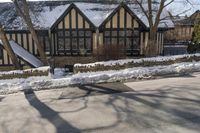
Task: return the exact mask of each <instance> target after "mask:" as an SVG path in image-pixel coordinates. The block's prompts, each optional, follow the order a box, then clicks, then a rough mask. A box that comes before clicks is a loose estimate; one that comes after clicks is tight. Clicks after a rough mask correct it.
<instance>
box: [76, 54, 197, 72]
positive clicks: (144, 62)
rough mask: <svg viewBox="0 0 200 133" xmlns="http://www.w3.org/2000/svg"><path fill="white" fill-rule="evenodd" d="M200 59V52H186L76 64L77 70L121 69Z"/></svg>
mask: <svg viewBox="0 0 200 133" xmlns="http://www.w3.org/2000/svg"><path fill="white" fill-rule="evenodd" d="M191 61H200V54H185V55H175V56H158V57H151V58H140V59H123V60H114V61H102V62H96V63H89V64H75V65H74V71H75V72H88V71H103V70H119V69H125V68H132V67H140V66H141V67H145V66H156V65H171V64H174V63H181V62H191Z"/></svg>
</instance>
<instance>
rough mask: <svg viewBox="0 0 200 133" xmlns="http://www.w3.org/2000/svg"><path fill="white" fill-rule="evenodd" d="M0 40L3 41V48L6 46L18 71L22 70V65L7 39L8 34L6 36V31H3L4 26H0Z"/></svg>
mask: <svg viewBox="0 0 200 133" xmlns="http://www.w3.org/2000/svg"><path fill="white" fill-rule="evenodd" d="M0 39H1V40H2V43H3V46H4V48H5V50H6V51H7V53H8V55H9V57H10V58H11V60H12V62H13V64H14V66H15V68H16V69H21V66H20V64H19V62H18V59H17V57H16V55H15V53H14V52H13V50H12V48H11V46H10V43H9V41H8V39H7V37H6V34H5V32H4V30H3V27H2V25H0Z"/></svg>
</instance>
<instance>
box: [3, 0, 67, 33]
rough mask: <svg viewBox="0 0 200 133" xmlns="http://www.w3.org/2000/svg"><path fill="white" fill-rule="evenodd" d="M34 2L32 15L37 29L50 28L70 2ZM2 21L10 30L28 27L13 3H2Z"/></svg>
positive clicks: (31, 8)
mask: <svg viewBox="0 0 200 133" xmlns="http://www.w3.org/2000/svg"><path fill="white" fill-rule="evenodd" d="M32 3H33V2H32ZM32 3H31V4H29V5H30V16H31V19H32V22H33V24H34V27H35V28H36V29H48V28H50V27H51V26H52V25H53V24H54V22H55V21H56V20H57V19H58V18H59V17H60V16H61V15H62V14H63V13H64V11H65V10H66V9H67V8H68V7H69V4H64V5H48V4H44V2H37V3H34V4H32ZM0 21H1V23H2V25H4V26H5V28H6V29H9V30H24V29H26V25H25V24H24V22H23V20H22V18H21V17H20V16H19V15H17V13H16V11H15V8H14V5H13V3H1V4H0Z"/></svg>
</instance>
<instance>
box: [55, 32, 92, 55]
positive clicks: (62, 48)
mask: <svg viewBox="0 0 200 133" xmlns="http://www.w3.org/2000/svg"><path fill="white" fill-rule="evenodd" d="M57 33H58V53H60V54H63V53H64V54H74V55H77V54H79V53H80V51H81V50H83V49H86V50H87V51H90V52H91V51H92V31H90V30H85V29H84V30H65V31H63V30H62V31H57ZM63 33H65V34H63Z"/></svg>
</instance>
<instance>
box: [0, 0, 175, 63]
mask: <svg viewBox="0 0 200 133" xmlns="http://www.w3.org/2000/svg"><path fill="white" fill-rule="evenodd" d="M30 11H31V19H32V21H33V24H34V26H35V29H36V31H37V33H38V35H39V37H40V41H41V42H42V44H43V45H44V51H45V53H46V55H47V56H48V57H51V58H54V59H55V62H56V64H57V65H59V66H62V65H64V64H74V63H88V62H92V61H94V60H95V58H94V56H93V55H94V53H95V52H98V50H99V47H100V46H102V45H109V44H116V45H118V44H120V45H123V46H124V47H123V48H124V49H125V52H126V55H127V56H139V55H143V53H144V48H145V46H146V45H147V42H148V36H149V26H148V23H147V22H148V21H147V18H146V17H145V15H144V14H143V13H142V11H141V10H140V8H139V6H138V5H137V4H125V3H120V4H106V3H104V4H103V3H80V2H76V3H69V2H67V1H60V2H58V1H45V2H31V4H30ZM165 15H166V13H163V15H161V16H162V17H163V18H164V17H166V16H165ZM0 21H1V23H2V24H3V26H4V28H5V31H6V34H7V37H8V39H9V40H14V41H15V42H16V43H17V44H18V45H19V46H20V47H22V48H23V49H25V50H27V51H28V52H29V53H31V54H33V55H35V56H38V51H37V47H36V45H34V41H33V39H32V37H31V34H30V33H29V31H28V30H27V28H26V25H25V24H24V23H23V21H22V19H21V18H20V17H19V16H18V15H17V13H16V11H15V10H14V5H13V4H12V3H1V4H0ZM168 28H173V22H172V21H171V20H163V22H162V23H160V24H159V28H158V33H157V46H158V48H159V53H160V54H162V52H163V41H164V40H163V32H164V31H166V30H167V29H168ZM111 50H112V49H111ZM83 52H84V54H82V53H83ZM0 53H1V56H0V65H4V66H5V65H12V62H11V60H10V58H9V56H8V55H7V52H6V51H5V50H4V49H3V48H1V52H0ZM83 55H84V56H83ZM29 63H30V62H29ZM21 64H26V62H25V61H24V60H22V61H21Z"/></svg>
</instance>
